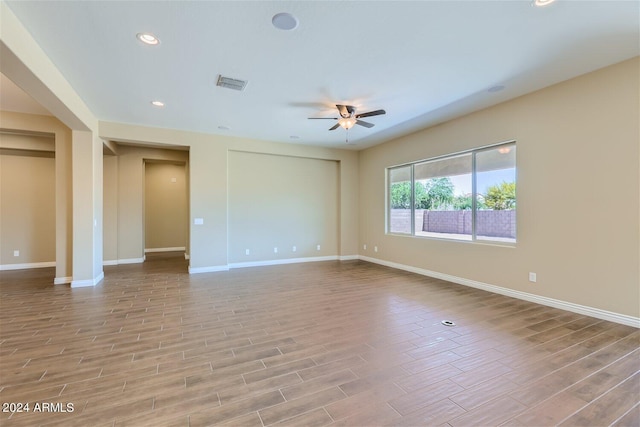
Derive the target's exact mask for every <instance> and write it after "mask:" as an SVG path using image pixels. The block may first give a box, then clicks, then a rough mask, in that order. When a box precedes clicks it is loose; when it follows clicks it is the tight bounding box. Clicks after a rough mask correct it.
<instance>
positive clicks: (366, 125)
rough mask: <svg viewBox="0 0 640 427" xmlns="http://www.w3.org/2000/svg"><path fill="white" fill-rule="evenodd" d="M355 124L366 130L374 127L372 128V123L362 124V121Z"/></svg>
mask: <svg viewBox="0 0 640 427" xmlns="http://www.w3.org/2000/svg"><path fill="white" fill-rule="evenodd" d="M356 124H357V125H360V126H364V127H366V128H372V127H374V126H375V125H374V124H373V123H369V122H364V121H362V120H356Z"/></svg>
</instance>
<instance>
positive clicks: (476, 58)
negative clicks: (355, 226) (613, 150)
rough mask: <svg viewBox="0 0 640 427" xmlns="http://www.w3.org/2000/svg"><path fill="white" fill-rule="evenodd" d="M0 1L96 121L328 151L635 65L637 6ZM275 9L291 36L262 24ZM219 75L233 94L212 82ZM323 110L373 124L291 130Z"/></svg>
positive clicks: (320, 124)
mask: <svg viewBox="0 0 640 427" xmlns="http://www.w3.org/2000/svg"><path fill="white" fill-rule="evenodd" d="M7 4H8V5H9V7H10V8H11V10H12V11H13V12H14V13H15V15H16V16H17V17H18V19H19V20H20V21H21V22H22V23H23V25H24V26H25V27H26V28H27V29H28V31H29V32H30V33H31V34H32V36H33V37H34V39H35V40H36V41H37V42H38V43H39V44H40V46H41V47H42V49H43V50H44V52H45V53H46V54H47V55H48V56H49V57H50V58H51V60H52V61H53V63H54V64H55V65H56V66H57V67H58V68H59V69H60V71H61V72H62V74H63V75H64V76H65V77H66V78H67V80H68V81H69V83H70V84H71V85H72V86H73V87H74V89H75V90H76V91H77V93H78V94H79V95H80V97H81V98H82V99H83V100H84V101H85V103H86V104H87V106H88V107H89V108H90V109H91V110H92V111H93V113H94V114H95V115H96V116H97V117H98V119H100V120H105V121H114V122H123V123H132V124H139V125H144V126H154V127H164V128H173V129H183V130H190V131H196V132H205V133H214V134H223V135H233V136H239V137H247V138H256V139H262V140H270V141H280V142H288V143H297V144H308V145H321V146H328V147H342V148H354V149H360V148H364V147H368V146H371V145H374V144H377V143H380V142H382V141H384V140H387V139H389V138H392V137H397V136H400V135H404V134H407V133H409V132H412V131H415V130H417V129H419V128H423V127H426V126H429V125H433V124H436V123H439V122H442V121H444V120H448V119H450V118H453V117H456V116H460V115H462V114H466V113H468V112H470V111H473V110H477V109H480V108H483V107H486V106H489V105H493V104H496V103H498V102H502V101H504V100H507V99H511V98H514V97H517V96H520V95H523V94H525V93H528V92H531V91H534V90H537V89H540V88H543V87H546V86H549V85H552V84H554V83H557V82H560V81H563V80H566V79H569V78H572V77H575V76H577V75H580V74H584V73H587V72H589V71H592V70H595V69H598V68H601V67H604V66H607V65H610V64H613V63H616V62H620V61H622V60H625V59H628V58H631V57H633V56H637V55H638V54H640V47H639V44H640V41H639V40H640V28H639V27H640V23H639V20H640V7H639V5H640V3H639V2H637V1H617V2H616V1H566V0H565V1H563V0H558V1H556V3H554V4H552V5H550V6H547V7H545V8H537V7H533V6H532V5H531V2H530V1H529V0H526V1H515V0H511V1H192V2H188V1H125V2H120V1H46V2H43V1H7ZM279 12H289V13H292V14H293V15H294V16H296V17H297V19H298V20H299V25H298V27H297V28H296V29H294V30H292V31H283V30H279V29H276V28H274V26H273V25H272V24H271V18H272V17H273V15H275V14H276V13H279ZM139 32H152V33H154V34H155V35H156V36H157V37H158V38H160V40H161V43H160V45H158V46H155V47H152V46H146V45H143V44H142V43H140V42H139V41H138V40H137V39H136V33H139ZM219 74H222V75H225V76H229V77H234V78H240V79H246V80H248V81H249V84H248V85H247V87H246V89H245V90H244V91H242V92H236V91H232V90H229V89H223V88H220V87H216V86H215V82H216V78H217V76H218V75H219ZM496 85H504V86H505V89H504V90H502V91H499V92H489V91H488V89H489V88H491V87H493V86H496ZM2 96H3V97H4V96H5V95H4V90H3V94H2ZM152 100H162V101H164V102H165V103H166V106H165V107H164V108H157V107H153V106H152V105H151V104H150V101H152ZM336 103H343V104H350V105H355V106H356V107H357V109H358V110H357V112H365V111H369V110H375V109H380V108H383V109H385V110H386V111H387V114H386V115H383V116H377V117H371V118H369V119H367V121H369V122H371V123H374V124H375V125H376V126H375V127H373V128H371V129H367V128H364V127H360V126H356V127H355V128H353V129H352V130H351V131H349V139H350V141H351V142H353V143H356V145H354V146H351V147H348V146H346V145H345V131H344V130H343V129H337V130H335V131H332V132H329V131H328V128H329V127H330V126H332V125H333V124H334V123H335V122H333V121H330V120H307V118H308V117H335V116H337V110H336V108H335V106H334V105H335V104H336ZM221 126H222V127H228V128H229V129H228V130H221V129H220V128H219V127H221ZM292 135H295V136H297V137H298V139H292V138H291V136H292Z"/></svg>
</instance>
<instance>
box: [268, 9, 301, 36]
mask: <svg viewBox="0 0 640 427" xmlns="http://www.w3.org/2000/svg"><path fill="white" fill-rule="evenodd" d="M271 23H272V24H273V26H274V27H276V28H277V29H279V30H285V31H289V30H293V29H295V28H296V27H297V26H298V20H297V19H296V17H295V16H293V15H292V14H290V13H286V12H283V13H276V14H275V15H273V18H271Z"/></svg>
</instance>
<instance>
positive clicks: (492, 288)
mask: <svg viewBox="0 0 640 427" xmlns="http://www.w3.org/2000/svg"><path fill="white" fill-rule="evenodd" d="M359 258H360V259H361V260H362V261H367V262H371V263H374V264H380V265H384V266H387V267H391V268H397V269H398V270H404V271H409V272H411V273H416V274H420V275H422V276H428V277H433V278H436V279H442V280H446V281H447V282H453V283H457V284H459V285H464V286H469V287H472V288H477V289H482V290H485V291H489V292H493V293H495V294H500V295H505V296H508V297H512V298H517V299H521V300H525V301H529V302H534V303H537V304H541V305H546V306H549V307H554V308H559V309H561V310H567V311H571V312H573V313H578V314H584V315H585V316H591V317H595V318H597V319H602V320H608V321H611V322H615V323H621V324H623V325H627V326H633V327H635V328H640V317H634V316H628V315H626V314H620V313H614V312H612V311H607V310H602V309H599V308H595V307H589V306H585V305H580V304H574V303H572V302H567V301H562V300H557V299H554V298H547V297H543V296H540V295H534V294H530V293H528V292H522V291H516V290H513V289H509V288H503V287H501V286H496V285H490V284H488V283H483V282H478V281H475V280H470V279H465V278H463V277H457V276H452V275H450V274H445V273H439V272H437V271H431V270H426V269H424V268H418V267H412V266H410V265H404V264H398V263H395V262H391V261H385V260H381V259H377V258H370V257H366V256H362V255H361V256H360V257H359Z"/></svg>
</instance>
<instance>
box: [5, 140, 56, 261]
mask: <svg viewBox="0 0 640 427" xmlns="http://www.w3.org/2000/svg"><path fill="white" fill-rule="evenodd" d="M0 147H3V148H2V150H0V266H2V268H10V267H11V264H21V265H23V268H27V267H28V265H24V264H38V263H55V260H56V216H55V210H56V180H55V177H56V161H55V158H54V151H53V150H54V139H53V137H50V138H42V137H34V136H27V135H6V134H2V133H0ZM7 147H12V149H9V148H7ZM21 147H22V148H24V150H20V149H19V148H21ZM31 148H35V149H36V150H38V151H32V150H30V149H31ZM16 250H17V251H19V256H14V251H16ZM52 265H53V264H52Z"/></svg>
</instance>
